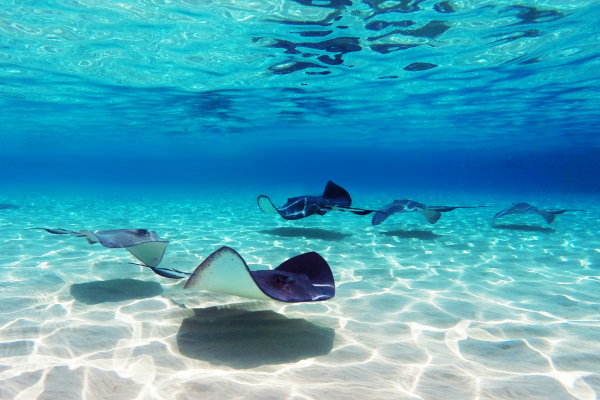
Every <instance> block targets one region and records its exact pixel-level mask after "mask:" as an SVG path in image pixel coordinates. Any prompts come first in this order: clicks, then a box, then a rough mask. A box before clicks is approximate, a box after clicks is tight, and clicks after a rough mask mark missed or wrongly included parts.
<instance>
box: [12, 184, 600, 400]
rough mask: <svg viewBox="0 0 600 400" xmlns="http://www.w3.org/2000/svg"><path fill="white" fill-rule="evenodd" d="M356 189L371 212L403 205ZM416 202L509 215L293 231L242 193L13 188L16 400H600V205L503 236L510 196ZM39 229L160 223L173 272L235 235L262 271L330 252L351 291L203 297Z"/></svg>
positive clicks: (566, 200)
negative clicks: (167, 194)
mask: <svg viewBox="0 0 600 400" xmlns="http://www.w3.org/2000/svg"><path fill="white" fill-rule="evenodd" d="M267 192H269V194H271V195H272V196H273V198H274V199H275V200H283V199H284V196H285V191H282V190H278V189H276V188H273V189H271V190H267ZM355 192H356V193H355V198H356V199H357V202H358V201H360V204H364V205H368V206H376V205H377V204H381V203H385V202H387V201H388V199H389V196H390V194H389V193H380V194H376V193H368V192H361V191H355ZM414 194H415V196H418V197H420V198H427V199H431V200H432V201H438V202H442V203H451V202H454V201H459V202H461V203H463V204H464V202H467V201H468V202H470V204H480V203H485V204H489V205H490V206H492V207H491V208H490V209H475V210H456V211H453V212H451V213H447V214H445V215H443V217H442V219H441V220H440V221H439V222H438V224H436V225H434V226H431V225H429V224H427V223H426V221H425V220H424V219H423V218H421V216H418V215H396V216H392V217H390V218H389V219H388V220H387V221H386V222H385V223H384V224H382V225H380V226H379V227H375V228H374V227H371V226H370V219H369V218H368V217H366V218H365V217H362V218H361V217H358V216H354V215H347V214H342V213H333V214H330V215H326V216H325V217H322V218H317V217H314V218H308V219H305V220H301V221H297V222H285V221H283V220H281V219H279V218H276V217H274V216H272V215H266V214H263V213H261V212H260V211H259V210H258V208H257V207H256V206H255V203H254V195H255V194H254V193H252V192H245V191H242V192H239V191H238V193H237V194H236V195H230V196H229V197H228V200H227V203H226V204H223V201H222V200H221V198H222V193H212V194H208V193H207V194H204V195H201V196H198V195H180V198H179V199H177V200H175V199H164V198H163V199H160V198H145V199H144V198H136V197H130V196H124V195H123V196H117V195H114V194H113V195H111V196H105V197H104V198H102V197H101V196H98V197H88V196H83V195H81V196H79V197H77V196H74V195H64V194H62V195H61V194H49V195H44V194H40V193H16V192H13V193H12V195H11V197H10V201H11V202H16V203H19V204H22V205H23V206H22V207H21V208H19V209H14V210H3V211H2V215H1V218H0V234H1V237H2V238H4V239H3V243H2V248H3V251H2V254H1V255H0V257H1V258H0V261H1V263H2V266H3V267H2V272H1V273H2V276H1V278H2V282H4V283H3V284H2V298H3V301H2V304H3V305H2V321H1V326H2V328H1V329H0V337H1V338H2V342H3V345H2V353H1V354H2V364H3V365H4V369H3V371H1V372H0V378H1V379H2V381H3V384H2V391H1V392H0V393H1V396H2V398H36V397H39V398H51V397H56V396H57V395H61V396H71V397H73V398H106V396H107V395H110V396H114V398H124V399H129V398H164V399H186V398H195V397H197V396H207V397H209V398H222V397H223V396H226V397H229V396H238V395H241V394H242V393H243V395H244V397H246V398H264V397H265V396H266V397H271V398H303V397H309V398H324V397H327V398H365V397H369V398H407V399H408V398H424V399H442V398H443V399H450V398H455V399H464V398H537V399H542V398H553V399H554V398H556V399H593V398H595V396H596V393H597V392H598V390H600V386H599V385H600V381H599V380H598V373H599V371H598V365H600V363H599V362H598V360H600V343H598V340H597V335H596V332H597V330H598V328H600V322H599V319H598V315H599V312H600V296H598V289H599V288H600V275H599V273H598V269H597V264H598V260H599V258H600V249H599V248H598V242H597V236H598V234H599V231H598V227H597V217H596V213H597V212H598V211H599V210H598V204H597V201H596V199H595V198H594V197H589V196H562V197H559V196H556V195H555V196H551V197H550V196H547V195H537V196H534V195H532V196H533V197H531V201H532V202H535V203H536V204H539V205H540V206H543V205H547V204H556V202H557V201H558V203H559V204H569V205H572V206H577V207H582V208H585V209H587V210H589V212H588V213H579V214H575V213H572V214H564V215H561V216H559V217H558V219H557V221H556V222H555V223H554V224H553V225H551V226H547V225H545V224H544V225H543V224H542V219H541V218H539V221H538V220H537V219H536V218H535V217H536V216H529V217H523V216H521V217H519V216H513V217H506V219H505V220H504V221H501V222H500V223H499V224H498V225H499V228H492V227H491V226H490V225H489V221H490V220H491V217H492V216H493V215H494V213H495V210H497V209H500V208H502V207H504V206H505V205H506V202H507V200H506V199H505V198H504V197H501V196H495V195H489V194H485V193H480V194H479V195H476V194H471V195H469V196H465V195H463V196H461V195H459V194H456V195H453V194H452V193H448V192H444V193H441V192H437V193H433V192H415V193H414ZM7 200H8V199H7ZM36 226H62V227H64V228H67V229H69V228H75V229H79V228H82V229H85V228H92V229H103V228H113V227H124V226H127V227H130V226H136V227H137V226H149V227H152V229H155V230H156V231H157V233H159V235H160V236H161V237H163V238H166V239H167V240H169V241H171V244H170V245H169V248H168V250H167V254H166V257H165V259H164V261H163V263H162V264H161V265H164V266H172V267H175V268H178V269H181V270H191V269H192V268H194V267H195V266H196V265H198V264H199V263H200V262H201V261H202V260H203V259H204V258H205V257H206V256H207V255H208V254H210V253H211V252H212V251H214V250H215V249H217V248H218V247H220V246H221V245H228V246H231V247H233V248H235V249H237V250H239V251H240V253H241V254H242V255H243V256H244V258H245V259H246V260H247V261H248V263H249V265H250V267H251V268H253V269H264V268H273V267H275V266H277V265H278V264H279V263H280V262H281V261H283V260H284V259H286V258H289V257H291V256H293V255H296V254H298V253H300V252H306V251H317V252H319V253H320V254H322V255H323V256H324V257H325V258H326V259H327V260H328V262H329V263H330V265H331V267H332V269H333V272H334V276H335V280H336V285H337V292H336V296H335V297H334V298H333V299H331V300H330V301H327V302H324V303H319V304H295V305H286V304H282V303H279V304H277V303H271V302H264V303H263V302H256V301H254V302H249V301H247V300H244V299H240V298H236V297H233V296H227V295H218V294H212V293H206V292H198V291H188V290H186V291H184V290H183V283H182V282H176V281H171V280H167V279H164V278H160V277H158V276H156V275H154V274H153V273H151V271H147V270H142V269H141V268H140V267H137V266H133V265H129V264H128V262H130V261H132V258H131V257H130V256H128V253H127V252H126V251H124V250H119V249H116V250H110V249H106V248H103V247H97V245H95V246H90V245H88V244H87V243H86V242H85V241H84V240H82V239H79V238H73V237H61V236H54V235H49V234H46V233H45V232H43V231H31V230H28V231H26V230H24V228H28V227H36ZM122 279H129V280H130V281H126V282H124V281H119V280H122ZM217 306H221V307H220V308H215V307H217ZM67 382H68V387H67V386H65V385H66V384H67ZM18 396H21V397H18Z"/></svg>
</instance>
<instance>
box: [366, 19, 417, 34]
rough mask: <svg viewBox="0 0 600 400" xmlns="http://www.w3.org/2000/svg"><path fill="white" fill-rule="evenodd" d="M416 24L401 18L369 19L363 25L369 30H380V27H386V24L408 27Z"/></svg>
mask: <svg viewBox="0 0 600 400" xmlns="http://www.w3.org/2000/svg"><path fill="white" fill-rule="evenodd" d="M414 24H416V22H414V21H411V20H403V21H379V20H377V21H371V22H367V24H366V25H365V28H366V29H368V30H370V31H380V30H382V29H385V28H387V27H388V26H394V27H404V28H406V27H408V26H411V25H414Z"/></svg>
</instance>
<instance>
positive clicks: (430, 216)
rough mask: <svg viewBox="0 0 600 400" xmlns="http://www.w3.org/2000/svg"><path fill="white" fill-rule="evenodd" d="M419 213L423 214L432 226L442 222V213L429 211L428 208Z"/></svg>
mask: <svg viewBox="0 0 600 400" xmlns="http://www.w3.org/2000/svg"><path fill="white" fill-rule="evenodd" d="M419 212H420V213H421V214H423V216H424V217H425V219H426V220H427V221H428V222H429V223H430V224H435V223H436V222H438V221H439V220H440V217H441V216H442V213H441V212H439V211H436V210H428V209H427V208H424V209H422V210H419Z"/></svg>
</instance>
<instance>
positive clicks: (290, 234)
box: [258, 227, 352, 242]
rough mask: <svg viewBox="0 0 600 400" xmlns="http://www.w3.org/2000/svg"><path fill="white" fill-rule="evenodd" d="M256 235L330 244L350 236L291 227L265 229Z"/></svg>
mask: <svg viewBox="0 0 600 400" xmlns="http://www.w3.org/2000/svg"><path fill="white" fill-rule="evenodd" d="M258 233H266V234H267V235H275V236H279V237H284V238H306V239H321V240H327V241H331V242H335V241H337V240H343V239H346V238H348V237H350V236H352V234H351V233H340V232H335V231H328V230H325V229H320V228H292V227H280V228H274V229H266V230H262V231H259V232H258Z"/></svg>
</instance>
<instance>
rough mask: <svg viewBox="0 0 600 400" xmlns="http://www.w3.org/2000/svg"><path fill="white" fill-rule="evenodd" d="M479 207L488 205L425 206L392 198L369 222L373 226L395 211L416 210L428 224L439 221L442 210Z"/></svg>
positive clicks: (395, 212) (406, 211)
mask: <svg viewBox="0 0 600 400" xmlns="http://www.w3.org/2000/svg"><path fill="white" fill-rule="evenodd" d="M480 207H488V206H427V205H425V204H422V203H418V202H416V201H412V200H408V199H404V200H394V202H393V203H392V204H388V205H387V206H385V207H383V208H382V209H380V210H379V211H378V212H376V213H375V214H373V220H372V221H371V223H372V224H373V226H376V225H379V224H381V223H382V222H383V221H385V220H386V219H387V218H388V217H389V216H391V215H394V214H397V213H408V212H418V213H421V214H423V216H424V217H425V219H426V220H427V221H428V222H429V223H430V224H435V223H436V222H438V221H439V219H440V217H441V216H442V213H443V212H448V211H452V210H455V209H457V208H480Z"/></svg>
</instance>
